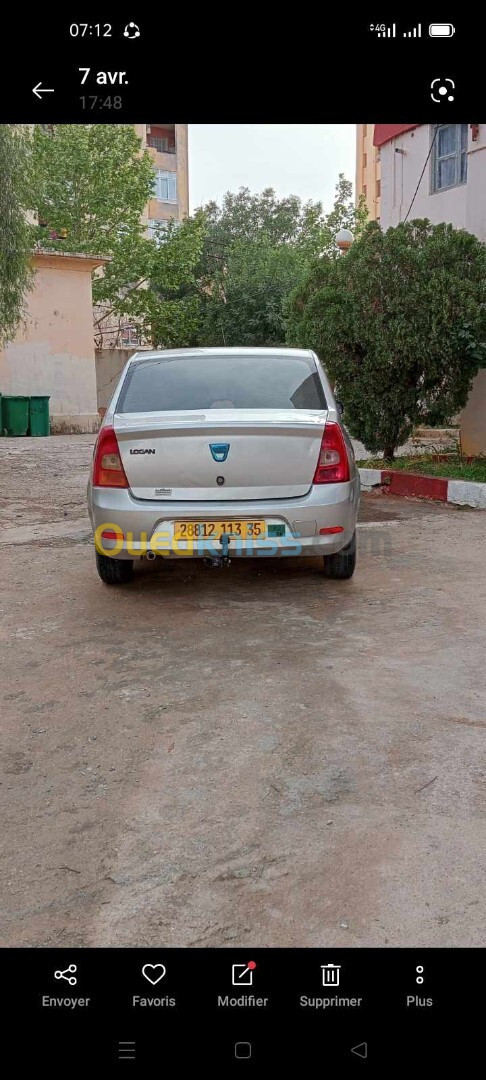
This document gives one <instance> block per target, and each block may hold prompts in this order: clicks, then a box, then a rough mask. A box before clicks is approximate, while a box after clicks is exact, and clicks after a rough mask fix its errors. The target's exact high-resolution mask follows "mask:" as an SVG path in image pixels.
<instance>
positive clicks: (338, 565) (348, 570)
mask: <svg viewBox="0 0 486 1080" xmlns="http://www.w3.org/2000/svg"><path fill="white" fill-rule="evenodd" d="M323 561H324V577H327V578H334V579H335V580H339V581H343V580H344V579H345V578H350V577H352V576H353V574H354V570H355V567H356V533H355V532H354V533H353V535H352V538H351V540H350V541H349V544H346V547H344V548H342V550H341V551H336V553H335V555H325V556H324V560H323Z"/></svg>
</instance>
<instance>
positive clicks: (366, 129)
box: [363, 124, 368, 139]
mask: <svg viewBox="0 0 486 1080" xmlns="http://www.w3.org/2000/svg"><path fill="white" fill-rule="evenodd" d="M367 134H368V124H363V139H366V136H367Z"/></svg>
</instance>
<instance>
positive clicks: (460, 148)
mask: <svg viewBox="0 0 486 1080" xmlns="http://www.w3.org/2000/svg"><path fill="white" fill-rule="evenodd" d="M466 180H467V124H439V125H438V127H437V128H436V135H435V143H434V153H433V162H432V185H431V186H432V193H433V192H435V191H443V190H444V188H451V187H457V185H458V184H465V183H466Z"/></svg>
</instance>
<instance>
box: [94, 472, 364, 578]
mask: <svg viewBox="0 0 486 1080" xmlns="http://www.w3.org/2000/svg"><path fill="white" fill-rule="evenodd" d="M359 493H360V486H359V476H358V474H357V473H356V476H355V477H353V479H352V480H351V481H349V482H348V483H345V484H319V485H315V486H313V487H312V488H311V489H310V491H309V492H308V493H307V495H304V496H302V497H300V498H295V499H269V500H268V501H263V500H256V501H254V502H251V501H249V500H247V501H243V502H230V501H226V502H223V501H221V502H219V501H207V502H191V503H188V502H185V503H177V502H172V501H171V502H163V501H159V500H158V501H148V500H147V501H145V500H143V501H142V500H141V499H135V498H134V497H133V495H132V494H131V492H130V491H129V490H127V489H125V488H119V489H118V488H99V487H93V486H92V485H91V483H90V484H88V512H89V516H90V521H91V525H92V528H93V534H94V536H95V539H96V541H97V543H98V549H99V550H102V551H103V553H104V554H105V555H112V556H113V557H115V558H118V559H123V558H127V559H132V558H137V557H139V556H141V555H144V554H147V551H148V550H152V551H154V552H155V553H156V554H159V555H163V556H164V557H165V558H188V557H189V558H191V557H192V558H201V557H204V556H207V555H210V554H211V553H212V552H214V551H215V550H216V551H217V552H219V553H220V552H221V545H220V543H219V542H217V541H208V540H194V541H192V542H189V546H188V542H186V541H176V540H174V536H173V533H174V529H173V523H174V521H177V520H181V519H182V520H184V521H195V522H197V521H218V520H219V521H228V519H230V520H234V521H237V520H244V521H245V520H246V521H251V520H262V519H264V520H265V521H266V522H267V523H269V524H283V525H284V526H285V534H284V535H283V536H275V537H273V536H272V537H268V538H266V539H265V540H263V539H260V540H258V539H257V540H251V539H248V540H241V539H240V538H236V537H235V538H234V539H231V540H230V542H229V552H228V553H229V555H230V556H231V557H232V558H233V557H235V556H247V557H248V556H264V555H267V556H278V555H319V554H320V555H326V554H328V555H331V554H333V553H334V552H336V551H340V550H341V548H343V547H345V546H346V544H348V543H349V541H350V540H351V537H352V535H353V533H354V530H355V527H356V516H357V512H358V506H359ZM338 528H339V529H342V531H341V532H335V533H329V532H328V533H323V532H321V531H320V530H322V529H338ZM104 529H109V530H113V531H115V532H116V533H117V535H118V539H116V540H115V539H113V540H109V539H105V538H101V535H100V534H101V532H102V531H103V530H104Z"/></svg>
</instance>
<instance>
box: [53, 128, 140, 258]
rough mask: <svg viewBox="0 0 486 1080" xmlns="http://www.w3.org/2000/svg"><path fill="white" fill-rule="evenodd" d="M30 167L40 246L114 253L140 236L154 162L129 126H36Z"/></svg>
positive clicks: (95, 252) (99, 253)
mask: <svg viewBox="0 0 486 1080" xmlns="http://www.w3.org/2000/svg"><path fill="white" fill-rule="evenodd" d="M33 165H34V190H35V193H36V203H37V211H38V214H39V221H40V222H41V223H44V224H40V226H39V231H38V242H39V244H40V245H43V246H46V247H49V248H54V249H55V248H56V247H57V248H61V249H62V250H63V251H79V252H84V253H86V254H89V255H113V254H115V253H116V252H117V251H118V250H119V246H120V244H121V243H122V242H123V241H124V240H126V239H127V238H128V237H130V238H131V239H135V240H136V239H137V238H138V237H139V236H140V235H141V234H142V224H141V216H142V213H143V210H144V209H145V206H146V204H147V201H148V199H149V198H150V196H151V193H152V190H153V175H154V174H153V164H152V160H151V157H150V155H149V154H148V152H147V151H143V152H141V141H140V139H139V138H138V137H137V135H136V133H135V130H134V128H133V127H131V126H130V125H129V124H59V125H53V126H52V127H50V128H46V127H41V126H40V125H37V126H36V128H35V129H34V136H33ZM53 234H54V235H53ZM125 253H126V252H125Z"/></svg>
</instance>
